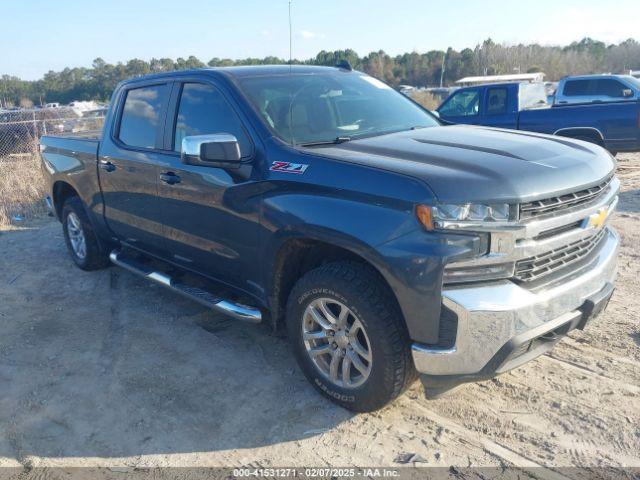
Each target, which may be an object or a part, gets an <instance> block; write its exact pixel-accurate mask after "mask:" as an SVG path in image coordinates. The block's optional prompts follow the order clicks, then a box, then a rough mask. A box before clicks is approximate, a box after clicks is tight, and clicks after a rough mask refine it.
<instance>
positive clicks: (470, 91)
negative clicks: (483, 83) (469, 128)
mask: <svg viewBox="0 0 640 480" xmlns="http://www.w3.org/2000/svg"><path fill="white" fill-rule="evenodd" d="M480 100H481V88H467V89H464V90H459V91H457V92H455V93H454V94H453V95H451V96H450V97H449V98H448V99H447V100H445V102H444V103H443V104H442V105H441V106H440V107H439V108H438V113H439V114H440V118H442V119H443V120H445V121H447V122H451V123H465V124H471V125H477V124H479V123H480Z"/></svg>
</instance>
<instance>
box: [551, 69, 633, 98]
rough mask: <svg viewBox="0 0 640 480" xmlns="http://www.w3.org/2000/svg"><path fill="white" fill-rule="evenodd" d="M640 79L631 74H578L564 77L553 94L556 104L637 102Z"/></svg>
mask: <svg viewBox="0 0 640 480" xmlns="http://www.w3.org/2000/svg"><path fill="white" fill-rule="evenodd" d="M638 100H640V80H638V79H637V78H635V77H632V76H631V75H576V76H570V77H564V78H563V79H562V80H560V82H559V83H558V87H557V89H556V93H555V95H554V96H553V104H554V105H567V104H579V103H603V102H609V103H610V102H634V101H635V102H637V101H638Z"/></svg>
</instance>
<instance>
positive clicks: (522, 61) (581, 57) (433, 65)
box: [0, 38, 640, 105]
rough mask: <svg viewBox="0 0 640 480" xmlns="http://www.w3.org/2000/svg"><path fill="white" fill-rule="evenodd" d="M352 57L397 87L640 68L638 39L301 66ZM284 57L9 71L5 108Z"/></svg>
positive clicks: (93, 95)
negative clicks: (29, 77)
mask: <svg viewBox="0 0 640 480" xmlns="http://www.w3.org/2000/svg"><path fill="white" fill-rule="evenodd" d="M443 59H444V62H445V63H444V76H443V75H442V69H443ZM341 60H347V61H349V62H350V63H351V65H352V66H353V68H355V69H357V70H361V71H364V72H366V73H368V74H370V75H372V76H374V77H377V78H380V79H382V80H384V81H385V82H388V83H390V84H392V85H401V84H408V85H414V86H435V85H439V83H440V79H441V76H442V79H443V82H444V84H445V85H450V84H452V83H453V82H455V81H456V80H458V79H459V78H462V77H466V76H470V75H484V74H489V75H491V74H506V73H514V72H538V71H542V72H545V74H546V78H547V80H557V79H559V78H560V77H562V76H564V75H569V74H582V73H601V72H623V71H625V70H629V69H640V43H638V42H637V41H636V40H633V39H628V40H625V41H624V42H621V43H620V44H618V45H608V46H607V45H605V44H604V43H603V42H600V41H597V40H594V39H591V38H584V39H582V40H580V41H579V42H573V43H572V44H570V45H568V46H566V47H543V46H540V45H536V44H533V45H512V46H506V45H500V44H497V43H495V42H494V41H493V40H491V39H490V38H489V39H487V40H485V41H484V42H483V43H482V44H480V45H477V46H476V47H475V48H474V49H470V48H465V49H464V50H462V51H459V52H458V51H456V50H453V49H451V48H449V49H448V50H447V52H446V57H445V52H443V51H439V50H432V51H429V52H427V53H423V54H420V53H417V52H411V53H404V54H402V55H396V56H395V57H391V56H390V55H388V54H387V53H385V52H384V51H383V50H380V51H377V52H371V53H369V54H368V55H366V56H364V57H360V56H359V55H358V54H357V53H356V52H355V51H354V50H351V49H346V50H336V51H333V52H327V51H324V50H323V51H321V52H320V53H318V54H317V55H316V56H315V57H314V58H311V59H308V60H304V61H300V60H294V61H293V63H296V64H307V65H329V66H331V65H336V64H337V63H338V62H339V61H341ZM286 63H288V62H287V60H285V59H283V58H279V57H273V56H270V57H265V58H245V59H240V60H232V59H229V58H217V57H216V58H212V59H211V60H209V61H208V62H207V63H206V64H205V63H203V62H202V61H201V60H199V59H198V58H196V57H194V56H193V55H192V56H190V57H188V58H186V59H184V58H178V59H176V60H173V59H170V58H152V59H151V60H149V61H145V60H140V59H137V58H134V59H131V60H129V61H127V62H126V63H117V64H115V65H114V64H109V63H106V62H105V61H104V60H103V59H102V58H96V59H95V60H94V61H93V64H92V66H91V68H84V67H80V68H65V69H64V70H62V71H59V72H53V71H50V72H47V73H46V74H45V75H44V77H43V78H42V79H40V80H36V81H25V80H21V79H19V78H16V77H12V76H9V75H2V76H1V77H0V105H18V104H20V102H22V103H23V104H25V103H28V101H29V100H30V101H32V102H33V103H35V104H40V103H47V102H60V103H68V102H71V101H73V100H101V101H106V100H108V99H109V97H110V95H111V92H112V91H113V90H114V88H115V86H116V85H117V84H118V82H120V81H121V80H124V79H126V78H131V77H136V76H140V75H146V74H149V73H154V72H166V71H171V70H185V69H191V68H203V67H206V66H209V67H227V66H232V65H273V64H286Z"/></svg>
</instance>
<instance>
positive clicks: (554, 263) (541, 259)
mask: <svg viewBox="0 0 640 480" xmlns="http://www.w3.org/2000/svg"><path fill="white" fill-rule="evenodd" d="M605 232H606V230H605V229H602V230H600V231H598V233H596V234H594V235H591V236H590V237H587V238H584V239H582V240H578V241H575V242H573V243H570V244H568V245H564V246H562V247H558V248H556V249H555V250H551V251H549V252H545V253H541V254H540V255H536V256H535V257H529V258H525V259H523V260H520V261H518V262H517V263H516V271H515V278H516V279H518V280H520V281H522V282H530V281H533V280H538V279H539V278H541V277H545V276H547V275H550V274H552V273H554V272H556V271H558V270H559V269H561V268H563V267H566V266H567V265H570V264H573V263H575V262H578V261H580V260H582V259H584V258H586V257H587V256H588V255H589V254H590V253H591V252H592V251H593V250H594V248H596V246H597V245H598V244H599V243H600V240H602V238H603V237H604V235H605Z"/></svg>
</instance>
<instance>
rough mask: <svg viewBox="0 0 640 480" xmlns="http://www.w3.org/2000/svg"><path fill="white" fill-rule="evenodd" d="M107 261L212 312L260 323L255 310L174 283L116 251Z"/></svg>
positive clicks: (259, 315) (259, 313) (259, 316)
mask: <svg viewBox="0 0 640 480" xmlns="http://www.w3.org/2000/svg"><path fill="white" fill-rule="evenodd" d="M109 260H111V262H112V263H114V264H115V265H117V266H119V267H122V268H124V269H126V270H129V271H130V272H132V273H135V274H137V275H140V276H142V277H146V278H148V279H149V280H153V281H154V282H156V283H158V284H160V285H163V286H165V287H167V288H170V289H171V290H173V291H174V292H176V293H179V294H181V295H183V296H185V297H188V298H190V299H192V300H195V301H196V302H198V303H201V304H202V305H204V306H206V307H209V308H211V309H213V310H216V311H218V312H222V313H225V314H227V315H229V316H231V317H233V318H235V319H237V320H244V321H246V322H251V323H260V322H261V321H262V313H261V312H260V310H258V309H257V308H254V307H248V306H246V305H240V304H238V303H234V302H231V301H229V300H225V299H224V298H220V297H217V296H216V295H214V294H212V293H210V292H207V291H206V290H203V289H201V288H198V287H192V286H190V285H185V284H183V283H179V282H176V281H174V280H173V278H171V277H170V276H169V275H167V274H166V273H163V272H159V271H157V270H153V269H152V268H151V267H150V266H149V265H146V264H144V263H143V262H140V261H138V260H136V259H135V258H131V257H127V256H126V255H124V254H123V253H122V252H119V251H116V250H114V251H112V252H111V254H109Z"/></svg>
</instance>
